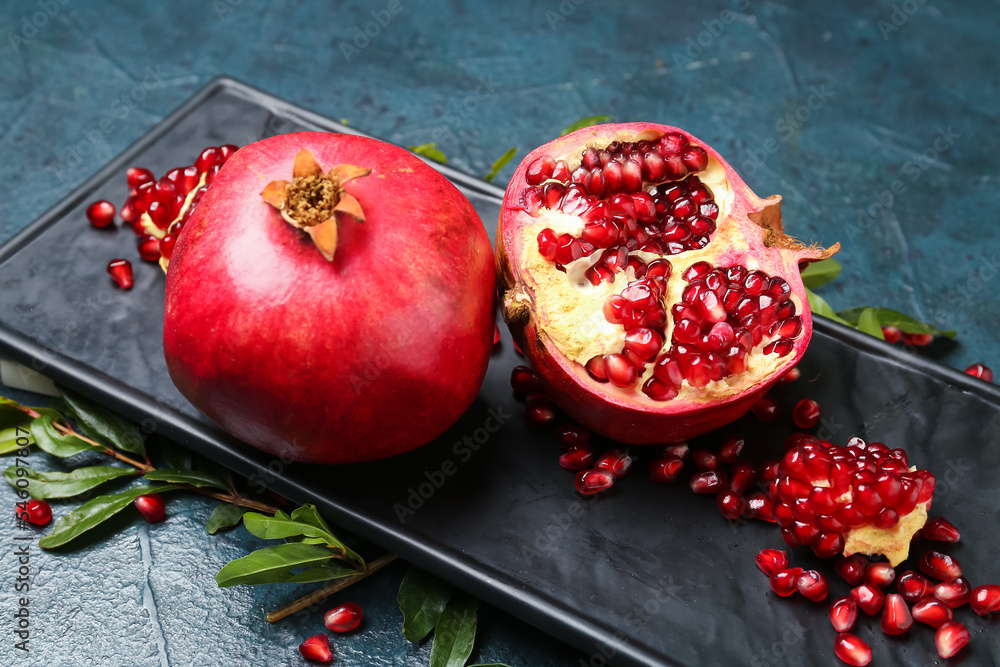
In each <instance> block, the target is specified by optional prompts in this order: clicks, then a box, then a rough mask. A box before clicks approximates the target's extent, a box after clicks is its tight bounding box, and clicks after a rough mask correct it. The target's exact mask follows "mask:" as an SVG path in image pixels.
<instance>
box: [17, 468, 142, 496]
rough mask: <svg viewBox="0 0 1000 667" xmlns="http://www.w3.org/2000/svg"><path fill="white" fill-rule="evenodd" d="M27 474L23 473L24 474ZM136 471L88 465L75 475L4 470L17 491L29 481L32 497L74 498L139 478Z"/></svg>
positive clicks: (27, 469)
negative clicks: (21, 482)
mask: <svg viewBox="0 0 1000 667" xmlns="http://www.w3.org/2000/svg"><path fill="white" fill-rule="evenodd" d="M22 471H23V472H22ZM137 474H139V472H138V471H137V470H134V469H132V468H118V467H115V466H86V467H83V468H77V469H76V470H73V471H72V472H35V471H34V470H32V469H31V468H26V467H22V466H11V467H9V468H7V469H6V470H4V473H3V476H4V477H5V478H6V479H7V483H8V484H10V485H11V486H13V487H15V488H17V480H18V479H20V478H24V479H27V480H28V487H27V491H28V493H29V494H31V497H32V498H39V499H43V500H44V499H46V498H72V497H73V496H78V495H80V494H81V493H83V492H84V491H89V490H91V489H94V488H97V487H98V486H100V485H101V484H104V483H105V482H110V481H111V480H113V479H118V478H119V477H128V476H132V475H137Z"/></svg>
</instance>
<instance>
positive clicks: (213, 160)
mask: <svg viewBox="0 0 1000 667" xmlns="http://www.w3.org/2000/svg"><path fill="white" fill-rule="evenodd" d="M222 161H223V159H222V153H221V151H220V150H219V149H218V148H216V147H215V146H209V147H208V148H206V149H205V150H203V151H202V152H201V154H200V155H199V156H198V159H197V160H195V161H194V166H195V167H197V168H198V171H201V172H206V171H208V170H209V169H211V168H212V167H214V166H216V165H219V164H221V163H222Z"/></svg>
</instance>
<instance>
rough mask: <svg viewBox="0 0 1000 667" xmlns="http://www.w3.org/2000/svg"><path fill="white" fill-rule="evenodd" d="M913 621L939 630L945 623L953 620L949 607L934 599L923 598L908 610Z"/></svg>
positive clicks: (953, 613)
mask: <svg viewBox="0 0 1000 667" xmlns="http://www.w3.org/2000/svg"><path fill="white" fill-rule="evenodd" d="M910 613H911V614H912V616H913V620H915V621H920V622H921V623H924V624H925V625H929V626H931V627H932V628H940V627H941V626H942V625H944V624H945V623H948V622H949V621H953V620H954V619H955V612H953V611H952V610H951V607H949V606H948V605H946V604H945V603H943V602H941V601H940V600H938V599H936V598H932V597H929V598H924V599H923V600H920V601H918V602H917V603H916V604H914V605H913V608H912V609H911V610H910Z"/></svg>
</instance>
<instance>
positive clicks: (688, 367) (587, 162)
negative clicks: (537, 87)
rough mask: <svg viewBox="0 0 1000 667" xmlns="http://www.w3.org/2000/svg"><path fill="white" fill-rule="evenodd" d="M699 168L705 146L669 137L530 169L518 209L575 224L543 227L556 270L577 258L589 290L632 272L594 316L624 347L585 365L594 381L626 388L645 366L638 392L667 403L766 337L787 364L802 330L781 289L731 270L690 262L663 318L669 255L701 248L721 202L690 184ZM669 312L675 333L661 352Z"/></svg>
mask: <svg viewBox="0 0 1000 667" xmlns="http://www.w3.org/2000/svg"><path fill="white" fill-rule="evenodd" d="M708 163H709V158H708V154H707V153H706V152H705V150H704V149H703V148H701V147H700V146H695V145H692V144H690V143H689V142H688V140H687V139H686V138H685V137H684V136H682V135H680V134H676V133H669V134H666V135H664V136H663V137H662V138H661V139H659V140H658V141H655V142H654V141H645V140H644V141H638V142H635V143H632V142H626V143H621V142H618V141H615V142H612V143H611V144H609V145H608V146H607V147H606V148H605V149H597V148H594V147H590V148H587V149H586V150H585V151H584V152H583V154H582V157H581V164H580V167H579V168H577V169H576V170H575V171H573V172H570V168H569V166H568V165H567V163H566V162H565V161H564V160H555V159H554V158H552V157H551V156H548V155H545V156H542V157H540V158H538V159H537V160H535V161H534V162H533V163H532V164H531V165H529V167H528V171H527V175H526V180H527V182H528V186H529V187H527V188H526V189H525V190H524V192H523V193H522V195H521V204H522V206H523V208H524V211H525V212H526V213H528V214H529V215H531V216H534V217H538V216H541V215H542V214H543V213H544V210H546V209H547V210H549V211H561V212H562V213H566V214H569V215H573V216H577V217H579V218H580V219H582V220H583V221H584V226H583V229H582V231H581V232H580V236H579V237H576V236H573V235H572V234H557V233H556V232H555V231H553V230H552V229H551V228H548V227H545V228H544V229H542V230H541V231H540V232H539V233H538V235H537V242H538V252H539V254H540V255H541V256H542V257H543V258H544V259H546V260H548V261H550V262H552V263H554V265H555V266H556V268H557V269H559V270H561V271H566V270H567V265H569V264H571V263H573V262H577V261H584V262H586V263H587V265H588V268H587V269H586V272H585V276H586V279H587V280H588V281H589V282H590V283H591V284H592V285H595V286H598V285H600V284H601V283H604V282H607V283H611V282H614V281H615V279H616V274H618V273H620V272H623V271H629V272H630V273H629V274H628V276H629V278H630V279H629V280H628V282H627V283H626V285H625V287H624V288H623V289H622V291H621V293H619V294H613V295H611V296H609V297H608V298H607V300H606V301H605V303H604V309H603V312H604V317H605V319H606V320H607V321H608V322H611V323H612V324H619V325H621V326H622V327H623V328H624V330H625V340H624V344H623V348H622V350H621V351H620V352H613V353H610V354H604V355H598V356H595V357H593V358H591V359H589V360H588V361H587V362H586V368H587V371H588V372H589V373H590V376H591V377H592V378H594V379H595V380H597V381H599V382H610V383H611V384H613V385H615V386H616V387H622V388H625V387H632V386H634V385H635V384H636V383H637V382H638V381H639V380H640V378H643V377H644V374H645V371H646V367H647V365H648V364H653V373H652V375H651V376H648V377H646V378H645V380H644V381H643V383H642V391H643V393H644V394H645V395H646V396H648V397H649V398H651V399H653V400H656V401H666V400H670V399H672V398H674V397H676V396H677V394H678V393H679V391H680V388H681V384H682V383H683V382H684V381H685V380H687V382H688V384H689V385H690V386H692V387H704V386H706V385H707V384H709V383H710V382H714V381H720V380H722V379H724V378H725V377H727V376H730V375H737V374H739V373H742V372H743V371H744V370H746V366H747V363H746V358H747V355H748V354H750V352H751V351H752V350H753V349H754V348H755V347H756V346H757V345H760V344H761V342H762V341H763V340H764V339H765V337H766V338H767V339H768V342H767V344H766V345H765V346H764V348H763V353H764V354H777V355H779V356H784V355H787V354H789V353H790V352H791V351H792V349H793V344H792V340H793V339H795V338H797V337H798V336H799V335H800V334H801V333H802V322H801V320H800V319H799V317H798V315H797V313H796V307H795V304H794V303H793V302H792V301H791V288H790V286H789V285H788V283H787V282H786V281H785V280H784V279H783V278H781V277H780V276H773V277H772V276H770V275H768V274H766V273H764V272H763V271H751V270H748V269H747V268H746V267H743V266H738V265H737V266H713V265H712V264H711V263H709V262H707V261H700V262H696V263H694V264H692V265H691V266H690V267H689V268H688V269H687V270H686V271H685V272H684V274H683V275H682V276H681V279H682V280H684V281H685V282H686V287H685V290H684V292H683V297H682V299H681V302H680V303H677V304H674V305H673V306H672V307H671V311H670V313H668V312H667V311H666V309H665V307H664V296H665V294H666V291H667V282H668V281H669V280H670V277H671V272H672V268H673V267H672V264H671V263H670V261H669V260H668V259H666V258H667V257H670V256H673V255H678V254H680V253H683V252H687V251H694V250H700V249H702V248H704V247H706V246H707V245H708V244H709V242H710V240H711V237H712V234H713V233H714V232H715V231H716V220H717V218H718V216H719V206H718V204H717V203H716V202H715V197H714V195H713V193H712V190H711V188H709V187H708V185H706V184H705V183H703V182H702V181H701V179H700V178H699V177H698V176H697V174H698V172H700V171H702V170H704V169H705V168H706V167H707V166H708ZM650 254H652V255H658V256H659V257H657V258H654V259H650V258H649V255H650ZM644 257H645V259H643V258H644ZM668 316H669V317H671V318H672V321H673V323H674V326H673V331H672V335H671V341H670V343H671V345H670V347H669V349H666V350H664V343H665V339H666V330H667V324H668Z"/></svg>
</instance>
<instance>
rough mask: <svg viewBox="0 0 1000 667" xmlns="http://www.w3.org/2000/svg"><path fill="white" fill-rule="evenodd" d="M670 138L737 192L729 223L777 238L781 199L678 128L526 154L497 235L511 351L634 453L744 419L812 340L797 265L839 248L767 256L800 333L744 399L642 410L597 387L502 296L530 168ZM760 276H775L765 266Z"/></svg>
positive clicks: (607, 134)
mask: <svg viewBox="0 0 1000 667" xmlns="http://www.w3.org/2000/svg"><path fill="white" fill-rule="evenodd" d="M670 132H676V133H678V134H682V135H684V136H685V137H686V138H687V139H688V140H689V141H690V142H691V143H693V144H696V145H699V146H701V147H702V148H704V149H705V151H706V152H707V153H708V155H709V156H711V157H712V158H714V159H715V160H717V161H718V162H719V164H720V165H722V167H723V169H724V170H725V174H726V179H727V180H728V181H729V183H730V184H732V186H733V189H734V191H735V197H734V202H733V209H732V211H731V212H730V217H741V216H743V217H745V216H752V217H754V218H757V219H758V220H759V221H761V222H762V223H763V225H765V226H772V225H774V224H775V222H776V227H777V229H778V230H780V228H781V222H780V201H781V198H780V197H778V196H777V195H774V196H772V197H768V198H767V199H761V198H760V197H758V196H757V195H756V194H754V193H753V191H752V190H750V188H749V186H747V185H746V184H745V183H744V182H743V179H741V178H740V176H739V175H738V174H737V173H736V171H735V170H734V169H733V168H732V167H731V166H729V164H728V163H727V162H726V161H725V160H724V159H723V158H722V156H721V155H719V153H718V152H717V151H715V150H714V149H712V148H711V147H710V146H708V145H707V144H706V143H704V142H703V141H701V140H700V139H698V138H696V137H694V136H693V135H691V134H690V133H688V132H685V131H684V130H681V129H679V128H676V127H671V126H668V125H658V124H655V123H618V124H611V123H609V124H605V125H597V126H593V127H586V128H583V129H580V130H577V131H575V132H572V133H570V134H567V135H565V136H563V137H560V138H559V139H556V140H554V141H552V142H549V143H548V144H545V145H544V146H541V147H539V148H537V149H535V150H534V151H532V152H531V153H529V154H528V155H527V156H526V157H525V158H524V160H523V161H522V162H521V164H520V166H519V167H518V168H517V170H516V171H515V172H514V175H513V177H512V178H511V180H510V185H508V187H507V194H506V196H505V197H504V202H503V208H502V210H501V213H500V220H499V225H498V229H497V248H496V254H497V277H498V281H499V283H498V284H499V290H500V294H501V299H502V304H501V310H502V311H503V313H504V319H505V320H506V322H507V325H508V327H509V328H510V331H511V335H512V336H513V338H514V341H515V343H516V344H517V345H518V347H520V349H521V350H522V351H523V353H524V356H525V357H526V358H527V359H528V360H529V361H531V365H532V367H533V368H534V369H535V371H536V372H537V373H538V376H539V378H540V380H541V382H542V384H543V385H545V387H546V389H547V390H548V392H549V394H550V396H552V398H553V400H555V402H556V403H557V404H558V405H559V407H561V408H562V409H563V410H564V411H565V412H566V413H567V414H568V415H569V416H571V417H573V418H574V419H576V420H577V421H579V422H580V423H581V424H583V425H584V426H586V427H587V428H589V429H591V430H593V431H596V432H598V433H600V434H602V435H605V436H607V437H610V438H613V439H615V440H617V441H619V442H623V443H626V444H632V445H644V444H660V443H665V442H680V441H682V440H687V439H689V438H693V437H696V436H699V435H702V434H704V433H708V432H709V431H712V430H714V429H716V428H719V427H721V426H724V425H725V424H728V423H731V422H733V421H736V420H737V419H739V418H740V417H742V416H743V415H744V414H746V413H747V412H748V411H749V410H750V408H751V407H753V405H754V404H755V403H756V402H757V401H758V400H759V399H760V398H761V397H762V396H763V395H764V394H765V393H766V392H767V390H768V389H769V388H770V387H771V385H773V384H774V383H775V382H777V381H778V380H780V379H781V377H782V376H783V375H784V373H785V372H787V371H788V370H789V369H791V368H792V367H794V366H795V364H796V363H797V362H798V360H799V359H801V358H802V355H803V354H804V353H805V350H806V347H807V345H808V343H809V339H810V337H811V336H812V317H811V315H810V312H809V309H808V307H807V301H806V299H805V287H804V286H803V284H802V277H801V275H800V274H799V271H798V270H797V266H798V264H799V262H808V261H814V260H818V259H825V258H827V257H829V256H831V255H833V254H834V253H836V252H837V250H838V249H839V247H840V244H835V245H834V246H832V247H831V248H830V249H829V250H826V251H824V250H822V249H819V248H816V247H812V248H807V247H804V246H801V247H800V248H798V249H795V250H786V251H785V256H784V257H783V258H780V259H778V258H777V257H773V256H774V254H775V253H774V252H772V253H770V254H771V255H772V261H773V262H774V266H780V267H783V269H784V270H783V271H782V272H781V276H782V277H783V278H784V279H785V280H786V281H787V282H788V284H789V285H790V286H791V288H792V292H793V293H794V294H797V295H798V296H800V297H801V301H802V304H803V308H802V311H801V313H800V317H801V320H802V333H801V335H800V336H799V337H798V338H797V339H796V341H795V347H794V349H793V351H792V353H790V354H789V355H788V356H787V358H786V359H785V360H784V361H783V362H782V365H781V370H780V372H776V373H774V374H772V375H771V376H769V377H767V378H765V379H764V380H762V381H760V382H758V383H756V384H754V385H752V386H750V387H747V389H746V390H745V391H743V392H742V393H738V394H734V395H732V396H729V397H726V398H719V399H717V400H713V401H706V402H700V403H695V402H694V401H682V400H680V399H674V400H671V401H665V402H663V403H661V404H659V405H657V406H647V405H638V404H637V403H636V402H635V401H634V400H632V399H631V398H628V397H624V396H623V395H622V394H620V392H616V390H615V388H613V387H610V386H609V385H607V384H604V385H602V384H599V383H597V382H596V381H594V380H593V379H592V378H590V377H589V375H588V373H587V371H586V370H585V369H584V367H583V366H582V365H581V364H577V363H573V362H570V361H569V360H568V359H566V357H565V356H563V355H562V354H561V353H560V352H558V351H556V350H550V349H549V345H551V343H550V341H549V340H548V338H547V336H545V335H544V333H541V332H540V331H539V327H538V326H537V322H536V321H535V319H534V317H533V316H529V315H528V314H527V313H525V312H524V311H525V310H526V309H521V308H517V307H516V304H514V303H512V302H510V301H509V300H508V299H507V298H505V296H504V295H506V294H508V293H509V291H510V290H513V289H516V288H517V287H518V286H519V284H520V283H521V276H520V271H521V269H520V267H518V266H517V265H516V264H517V262H516V258H517V257H519V256H520V253H521V247H522V240H521V236H520V235H521V230H520V227H519V225H518V221H517V218H518V215H519V214H520V213H521V211H522V208H521V206H520V203H519V198H520V193H521V192H522V191H523V190H524V188H525V187H527V186H528V181H527V171H528V167H529V166H530V165H531V164H532V163H533V162H534V161H535V160H536V159H537V158H539V157H540V156H542V155H560V154H563V153H566V152H568V151H569V150H573V149H577V148H578V149H579V151H582V150H583V148H584V147H585V145H587V144H586V142H587V141H594V140H597V141H600V140H602V139H603V140H604V141H605V143H610V142H611V141H613V140H622V141H625V140H627V141H635V140H637V138H639V137H640V136H646V135H649V134H650V133H654V134H655V135H656V136H662V135H663V134H666V133H670ZM765 238H768V237H767V235H765V234H764V233H762V234H761V238H760V239H756V240H753V242H752V243H751V247H750V248H749V249H748V250H745V251H734V252H733V253H732V254H730V255H729V256H728V257H727V256H723V257H720V258H718V260H719V261H718V263H719V264H724V263H725V260H726V259H729V260H732V261H734V262H736V263H741V262H742V261H743V260H745V258H746V257H747V255H748V254H749V253H751V252H756V253H757V254H758V255H759V256H764V255H767V254H768V251H769V250H770V248H769V247H766V245H765V243H764V239H765ZM793 268H794V270H793ZM764 269H765V270H767V269H771V270H773V268H772V267H771V266H768V265H765V266H764ZM553 351H555V354H553Z"/></svg>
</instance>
